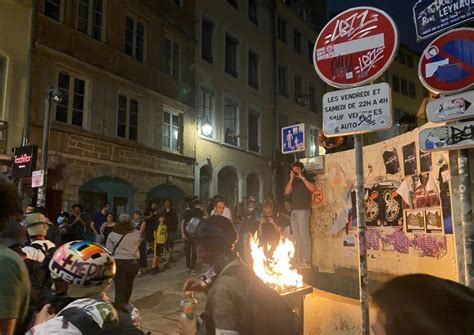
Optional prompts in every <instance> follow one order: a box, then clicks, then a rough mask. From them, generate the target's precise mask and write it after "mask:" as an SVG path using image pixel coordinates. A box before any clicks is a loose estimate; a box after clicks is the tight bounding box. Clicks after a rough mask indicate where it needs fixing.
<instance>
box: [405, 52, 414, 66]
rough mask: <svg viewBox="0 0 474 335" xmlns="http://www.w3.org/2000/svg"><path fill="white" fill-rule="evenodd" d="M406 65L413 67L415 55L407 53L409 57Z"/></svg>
mask: <svg viewBox="0 0 474 335" xmlns="http://www.w3.org/2000/svg"><path fill="white" fill-rule="evenodd" d="M406 65H407V66H408V67H411V68H413V57H412V56H411V55H407V58H406Z"/></svg>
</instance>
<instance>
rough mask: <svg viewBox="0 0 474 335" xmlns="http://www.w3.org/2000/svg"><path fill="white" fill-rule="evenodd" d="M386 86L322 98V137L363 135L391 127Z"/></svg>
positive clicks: (350, 90)
mask: <svg viewBox="0 0 474 335" xmlns="http://www.w3.org/2000/svg"><path fill="white" fill-rule="evenodd" d="M390 92H391V90H390V86H389V85H388V84H387V83H379V84H375V85H367V86H361V87H356V88H351V89H347V90H339V91H334V92H328V93H326V94H325V95H324V96H323V131H324V135H325V136H328V137H331V136H341V135H350V134H363V133H369V132H373V131H378V130H384V129H389V128H391V127H392V123H393V121H392V108H391V94H390Z"/></svg>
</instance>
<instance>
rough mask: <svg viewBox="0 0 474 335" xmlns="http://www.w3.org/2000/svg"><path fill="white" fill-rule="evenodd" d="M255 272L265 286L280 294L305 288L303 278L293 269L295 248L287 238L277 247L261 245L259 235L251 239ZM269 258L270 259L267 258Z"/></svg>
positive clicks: (267, 244)
mask: <svg viewBox="0 0 474 335" xmlns="http://www.w3.org/2000/svg"><path fill="white" fill-rule="evenodd" d="M250 246H251V252H252V258H253V271H254V272H255V274H256V275H257V276H258V277H259V278H260V279H261V280H263V282H264V283H265V284H267V285H268V286H270V287H272V288H273V289H275V290H276V291H278V292H279V293H282V292H287V291H292V290H296V289H298V288H301V287H303V276H302V275H300V274H299V273H298V272H297V271H296V269H293V266H292V264H291V261H292V259H293V256H294V255H295V246H294V244H293V243H292V242H291V241H290V240H288V239H287V238H282V239H281V240H280V243H279V244H278V245H277V246H276V247H275V248H272V246H271V245H270V244H269V243H266V244H265V245H260V243H259V240H258V238H257V234H255V236H254V237H253V238H252V237H251V238H250ZM267 256H268V257H267Z"/></svg>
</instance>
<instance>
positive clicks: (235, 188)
mask: <svg viewBox="0 0 474 335" xmlns="http://www.w3.org/2000/svg"><path fill="white" fill-rule="evenodd" d="M217 193H219V194H220V195H222V196H223V197H224V199H225V200H226V202H227V207H229V208H230V209H231V210H234V209H235V206H236V204H237V201H238V198H239V179H238V177H237V173H236V171H235V170H234V168H233V167H230V166H226V167H224V168H222V170H220V171H219V174H218V175H217Z"/></svg>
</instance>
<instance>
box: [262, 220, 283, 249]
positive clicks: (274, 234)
mask: <svg viewBox="0 0 474 335" xmlns="http://www.w3.org/2000/svg"><path fill="white" fill-rule="evenodd" d="M272 218H273V221H274V222H275V223H276V225H277V226H279V224H278V220H277V218H276V217H275V216H262V218H261V220H264V222H263V224H262V236H261V237H260V240H261V241H262V242H264V243H266V242H276V241H278V240H279V239H280V232H279V231H278V230H277V229H276V228H275V226H274V225H273V224H272V223H271V222H270V219H272Z"/></svg>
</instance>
